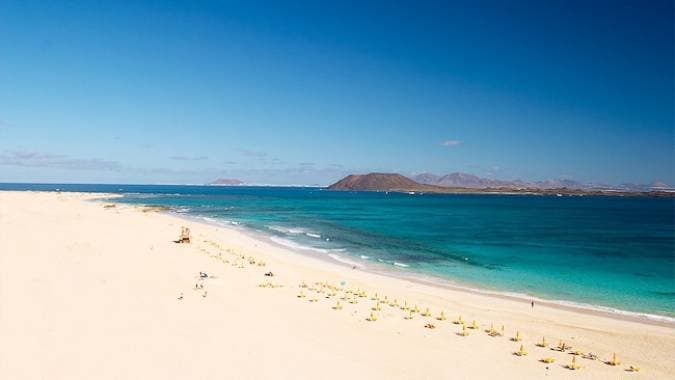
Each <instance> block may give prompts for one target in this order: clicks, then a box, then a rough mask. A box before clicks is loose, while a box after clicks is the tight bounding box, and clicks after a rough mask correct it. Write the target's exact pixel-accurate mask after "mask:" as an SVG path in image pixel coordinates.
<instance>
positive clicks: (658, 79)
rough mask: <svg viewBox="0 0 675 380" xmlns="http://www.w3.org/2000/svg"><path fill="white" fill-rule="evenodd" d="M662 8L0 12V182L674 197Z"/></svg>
mask: <svg viewBox="0 0 675 380" xmlns="http://www.w3.org/2000/svg"><path fill="white" fill-rule="evenodd" d="M674 45H675V43H674V30H673V2H672V1H659V0H654V1H650V2H640V1H546V2H542V1H513V2H498V1H456V2H451V3H449V4H442V3H436V2H424V3H422V4H420V3H418V2H395V3H394V2H372V3H369V4H367V5H366V4H362V3H360V2H339V3H337V4H330V5H327V4H324V3H316V2H288V3H286V4H285V5H280V4H275V5H269V4H265V3H258V4H253V3H250V4H235V3H233V2H227V1H200V2H182V1H161V2H156V1H138V2H133V4H131V3H122V2H98V1H53V2H33V3H29V2H24V1H14V0H8V1H3V2H1V3H0V182H58V183H61V182H79V183H205V182H209V181H212V180H214V179H215V178H218V177H223V178H238V179H242V180H244V181H246V182H249V183H264V184H321V185H325V184H329V183H331V182H334V181H336V180H337V179H339V178H341V177H342V176H344V175H346V174H349V173H353V172H360V173H363V172H369V171H379V172H399V173H402V174H407V175H410V174H415V173H421V172H433V173H436V174H447V173H450V172H456V171H460V172H468V173H473V174H475V175H479V176H482V177H488V178H498V179H504V180H513V179H522V180H527V181H534V180H543V179H558V178H570V179H575V180H578V181H582V182H597V183H608V184H619V183H624V182H633V183H651V182H654V181H657V180H659V181H663V182H666V183H668V184H670V185H675V148H674V146H675V133H674V128H673V124H674V116H673V107H674V106H673V104H674V98H673V83H674V75H673V71H674V70H673V55H674V54H673V53H674V52H673V49H674V48H673V46H674Z"/></svg>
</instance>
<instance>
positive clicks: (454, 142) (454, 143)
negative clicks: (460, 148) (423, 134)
mask: <svg viewBox="0 0 675 380" xmlns="http://www.w3.org/2000/svg"><path fill="white" fill-rule="evenodd" d="M461 143H462V141H460V140H445V141H443V142H442V143H441V145H443V146H457V145H459V144H461Z"/></svg>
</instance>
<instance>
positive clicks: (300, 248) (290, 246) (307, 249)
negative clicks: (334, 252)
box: [270, 236, 331, 253]
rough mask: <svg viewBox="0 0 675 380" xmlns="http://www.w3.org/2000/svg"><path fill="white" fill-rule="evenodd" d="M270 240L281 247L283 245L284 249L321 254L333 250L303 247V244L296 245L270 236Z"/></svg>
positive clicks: (287, 240)
mask: <svg viewBox="0 0 675 380" xmlns="http://www.w3.org/2000/svg"><path fill="white" fill-rule="evenodd" d="M270 240H272V241H273V242H275V243H277V244H279V245H283V246H284V247H287V248H291V249H295V250H304V251H314V252H320V253H329V252H331V250H328V249H323V248H316V247H309V246H306V245H302V244H299V243H296V242H294V241H292V240H289V239H284V238H282V237H278V236H270Z"/></svg>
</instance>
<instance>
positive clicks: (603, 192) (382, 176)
mask: <svg viewBox="0 0 675 380" xmlns="http://www.w3.org/2000/svg"><path fill="white" fill-rule="evenodd" d="M327 189H328V190H338V191H355V190H356V191H380V192H382V191H385V192H399V193H440V194H500V195H508V194H522V195H548V196H617V197H644V196H647V197H675V191H667V190H650V191H626V190H615V189H586V188H567V187H562V188H550V189H548V188H531V187H525V188H511V187H485V188H469V187H446V186H438V185H428V184H422V183H419V182H416V181H414V180H412V179H410V178H408V177H405V176H403V175H401V174H398V173H368V174H351V175H348V176H346V177H344V178H342V179H341V180H339V181H337V182H335V183H334V184H332V185H330V186H328V188H327Z"/></svg>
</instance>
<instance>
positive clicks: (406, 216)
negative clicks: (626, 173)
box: [0, 185, 675, 317]
mask: <svg viewBox="0 0 675 380" xmlns="http://www.w3.org/2000/svg"><path fill="white" fill-rule="evenodd" d="M11 186H24V188H25V187H26V186H43V187H44V186H47V187H49V188H54V187H60V188H61V189H65V190H83V191H105V192H120V193H124V194H125V197H124V198H122V200H121V201H122V202H128V203H137V204H153V205H166V206H171V207H173V208H174V210H175V211H176V212H179V213H182V214H185V215H190V216H195V217H206V218H211V220H214V221H218V222H221V223H236V224H238V225H240V226H242V227H244V228H248V229H252V230H256V231H259V232H262V233H263V234H265V235H268V236H270V237H271V238H272V239H273V240H274V241H275V242H276V243H279V244H282V245H287V246H290V247H296V248H298V247H304V248H305V249H309V251H310V252H311V254H314V255H319V256H324V257H330V258H334V259H338V260H343V261H344V260H350V261H352V262H356V263H359V264H362V265H365V266H367V265H368V264H369V263H379V264H381V265H386V266H390V267H391V268H392V269H394V268H395V269H397V270H402V271H406V272H408V273H411V272H412V273H415V272H420V273H424V274H432V275H434V276H438V277H443V278H446V279H450V280H453V281H455V282H459V283H462V284H466V285H470V286H475V287H480V288H487V289H492V290H500V291H507V292H515V293H524V294H528V295H532V296H535V297H540V298H546V299H552V300H563V301H570V302H575V303H587V304H592V305H598V306H604V307H609V308H615V309H620V310H626V311H634V312H640V313H650V314H658V315H663V316H669V317H675V226H674V215H675V200H673V199H665V198H637V197H636V198H630V197H627V198H620V197H551V196H524V195H434V194H424V195H419V194H416V195H409V194H396V193H389V194H386V193H374V192H333V191H327V190H324V189H318V188H269V187H268V188H261V187H234V188H230V187H200V186H128V185H60V186H59V185H0V189H2V188H3V187H4V188H7V187H11ZM50 186H51V187H50ZM78 186H79V187H78Z"/></svg>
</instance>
